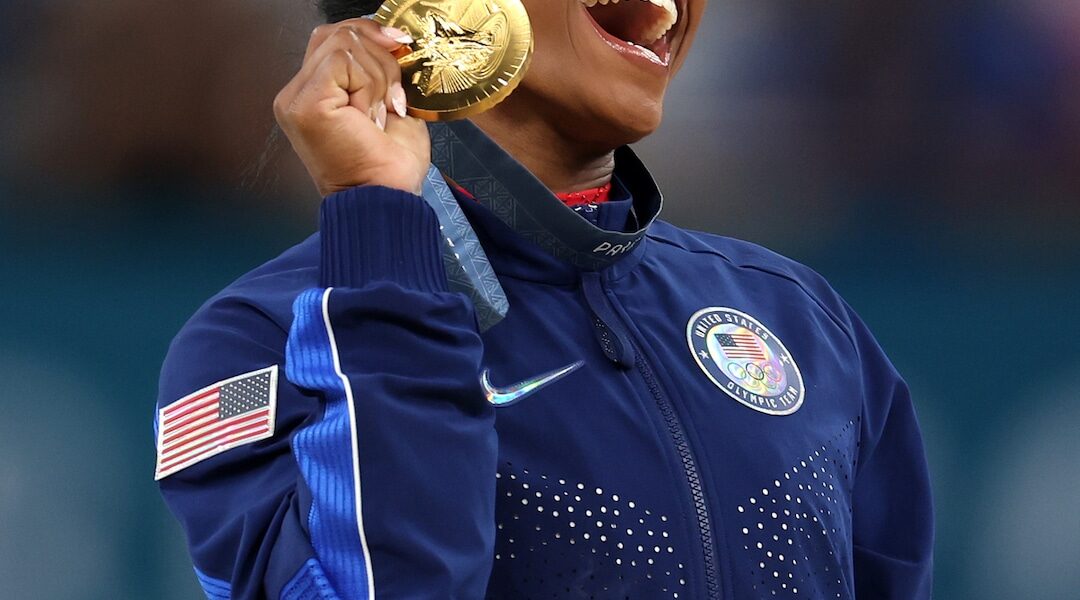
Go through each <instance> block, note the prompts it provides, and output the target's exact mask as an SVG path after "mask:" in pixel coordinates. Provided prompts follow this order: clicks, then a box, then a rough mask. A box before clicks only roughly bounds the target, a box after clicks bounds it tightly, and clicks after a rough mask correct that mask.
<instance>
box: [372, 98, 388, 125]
mask: <svg viewBox="0 0 1080 600" xmlns="http://www.w3.org/2000/svg"><path fill="white" fill-rule="evenodd" d="M376 111H377V113H376V114H375V125H377V126H378V127H379V129H382V130H383V131H386V102H383V101H382V100H379V106H378V108H377V109H376Z"/></svg>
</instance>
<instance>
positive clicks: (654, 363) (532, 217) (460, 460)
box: [158, 125, 933, 600]
mask: <svg viewBox="0 0 1080 600" xmlns="http://www.w3.org/2000/svg"><path fill="white" fill-rule="evenodd" d="M437 131H438V132H439V133H440V135H441V136H442V137H439V138H438V139H436V140H435V141H436V147H435V152H436V159H437V162H441V163H443V164H447V163H448V161H450V159H451V158H452V157H456V159H455V160H457V159H460V161H461V162H460V164H458V165H457V166H456V167H454V168H453V169H452V171H453V172H447V171H444V172H447V173H448V177H449V178H450V179H451V180H452V181H454V182H455V183H457V184H459V185H460V186H461V187H463V188H464V189H467V190H468V191H469V194H470V196H466V195H465V194H459V195H458V203H459V205H460V208H461V211H462V213H463V214H464V216H465V217H466V218H467V219H468V221H469V223H470V224H471V226H472V228H473V229H474V231H475V232H476V235H477V238H478V240H479V242H480V243H481V244H482V245H483V248H484V250H485V252H486V254H487V256H488V258H489V259H490V262H491V268H492V269H493V271H494V273H496V274H497V276H498V279H499V282H500V284H501V287H502V288H503V289H504V290H505V293H506V297H507V298H508V300H509V302H510V306H511V309H510V311H509V312H508V313H507V314H506V317H505V318H504V319H503V320H502V321H500V322H499V323H498V324H497V325H494V326H493V327H491V328H490V329H486V330H484V331H483V332H481V330H480V328H479V327H478V323H477V319H476V312H475V310H474V309H473V307H472V304H471V302H470V300H469V298H468V296H467V295H465V294H462V293H459V292H455V291H451V290H450V289H449V288H448V287H447V284H446V281H447V276H446V272H445V267H444V264H445V263H444V261H443V260H442V256H441V254H440V246H439V244H440V240H439V230H438V220H437V218H436V216H435V215H434V213H433V212H432V210H431V208H430V206H428V205H426V203H425V202H424V201H423V199H422V198H420V197H417V196H413V195H411V194H407V193H404V192H397V191H394V190H387V189H385V188H377V187H370V188H369V187H364V188H356V189H352V190H347V191H345V192H341V193H339V194H335V195H334V196H331V197H329V198H327V199H326V200H325V201H324V206H323V210H322V220H321V225H320V232H319V233H318V234H316V235H314V236H312V237H311V238H309V239H308V240H306V241H305V242H303V243H301V244H299V245H298V246H296V247H294V248H292V249H290V250H288V251H287V252H286V253H284V254H283V255H282V256H280V257H278V258H276V259H274V260H272V261H270V262H268V263H267V264H265V265H263V266H262V267H260V268H258V269H256V270H255V271H253V272H252V273H249V274H248V275H245V276H244V277H242V278H241V279H240V280H238V281H237V282H236V283H234V284H233V285H231V286H229V287H228V288H227V289H225V290H223V291H222V292H221V293H220V294H218V295H216V296H215V297H214V298H212V299H211V300H210V301H208V302H207V304H206V305H205V306H203V307H202V308H201V309H200V310H199V311H198V312H197V313H196V314H195V316H193V317H192V319H191V320H190V321H189V322H188V323H187V325H185V327H184V328H183V329H182V330H181V332H180V333H179V335H178V336H177V338H176V339H175V340H174V342H173V344H172V346H171V348H170V351H169V354H168V357H167V359H166V361H165V365H164V367H163V370H162V377H161V389H160V394H159V400H158V405H159V406H165V405H168V404H169V403H170V402H173V401H175V400H177V399H179V398H183V397H185V396H187V395H188V394H191V393H192V392H193V391H195V390H199V389H202V388H204V387H206V386H207V385H209V384H211V383H213V382H216V381H221V380H224V379H227V378H228V377H232V376H235V375H237V374H240V373H246V372H251V371H253V370H256V369H260V368H266V367H268V366H270V365H280V366H281V367H282V369H283V371H284V372H285V374H286V377H283V378H280V381H279V389H278V396H277V414H276V423H277V425H276V431H275V435H274V436H273V437H272V438H269V439H265V440H259V441H256V442H253V443H250V444H246V445H242V446H239V447H237V448H233V449H230V450H228V451H226V452H223V453H221V454H219V455H216V456H213V457H211V458H208V459H206V460H204V461H201V462H199V463H197V464H195V465H192V466H190V467H188V468H186V469H183V470H181V471H179V472H177V473H174V474H172V475H169V476H168V477H166V478H164V479H162V480H161V481H160V486H161V491H162V494H163V496H164V498H165V500H166V502H167V504H168V505H169V507H170V509H171V510H172V511H173V513H174V514H175V515H176V516H177V518H178V520H179V521H180V523H181V525H182V526H183V528H184V530H185V532H186V534H187V538H188V541H189V546H190V551H191V556H192V560H193V562H194V564H195V566H196V568H197V573H199V579H200V581H201V582H203V586H204V589H207V590H208V591H207V594H208V597H211V598H217V597H230V598H237V599H249V598H252V599H254V598H286V599H288V600H293V599H297V598H303V599H308V598H320V599H329V598H340V599H342V600H346V599H354V598H357V599H365V600H370V599H371V598H378V599H397V598H408V599H414V598H421V599H423V598H432V599H434V598H440V599H445V598H455V599H463V600H476V599H479V598H495V599H503V598H505V599H519V598H528V597H533V598H538V597H545V598H634V599H649V600H652V599H663V598H672V599H675V598H681V599H695V600H698V599H701V600H718V599H725V600H735V599H737V600H743V599H759V598H767V599H772V598H789V599H797V598H812V599H840V600H852V599H855V598H858V599H859V600H866V599H870V600H873V599H886V598H889V599H891V598H896V599H900V598H903V599H905V600H924V599H927V598H929V597H930V589H931V573H932V565H933V557H932V548H933V509H932V499H931V495H930V485H929V476H928V472H927V466H926V460H925V456H924V451H923V445H922V438H921V435H920V431H919V426H918V422H917V418H916V415H915V411H914V406H913V403H912V400H911V398H910V396H909V393H908V390H907V386H906V385H905V384H904V382H903V380H902V378H901V377H900V376H899V374H898V373H897V372H896V369H895V368H894V367H893V366H892V365H891V363H890V362H889V360H888V358H887V357H886V355H885V353H884V352H883V351H882V349H881V348H880V347H879V345H878V344H877V342H876V341H875V340H874V338H873V336H872V335H871V334H870V332H869V331H868V330H867V328H866V326H865V324H863V322H862V321H861V320H860V319H859V318H858V316H857V315H856V314H855V312H854V311H853V310H852V309H851V307H849V306H848V305H847V304H846V303H845V302H844V301H843V300H842V299H841V298H840V297H839V296H838V295H837V294H836V293H835V292H834V291H833V290H832V288H830V287H829V285H828V284H827V283H826V282H825V281H824V280H823V279H822V278H821V277H820V276H818V275H817V274H816V273H814V272H813V271H812V270H810V269H808V268H806V267H804V266H802V265H800V264H798V263H795V262H794V261H791V260H789V259H786V258H784V257H781V256H778V255H776V254H774V253H772V252H770V251H768V250H766V249H764V248H761V247H759V246H756V245H753V244H750V243H747V242H743V241H739V240H734V239H731V238H725V237H720V236H714V235H709V234H704V233H698V232H692V231H687V230H683V229H680V228H677V227H675V226H673V225H671V224H669V223H666V222H664V221H662V220H659V219H658V218H657V213H658V212H659V208H660V206H661V205H662V201H661V200H660V195H659V191H658V190H657V189H656V187H655V184H654V183H652V178H651V177H650V176H649V175H648V173H647V172H644V171H643V169H644V168H643V167H642V166H641V164H640V162H638V161H637V160H636V159H634V158H633V157H632V155H631V154H628V153H629V151H628V150H622V151H620V152H619V154H618V155H617V162H616V174H615V175H616V177H615V180H614V181H615V184H616V185H615V186H614V191H613V194H614V195H613V197H612V199H611V200H610V201H608V202H603V203H599V204H597V205H595V206H594V207H593V210H592V211H591V212H590V211H585V210H584V209H582V210H581V211H574V210H572V209H570V208H568V207H566V206H565V205H563V204H562V203H561V202H560V201H559V200H558V199H557V198H556V197H555V196H554V195H552V194H551V193H550V192H547V191H546V190H537V189H536V187H535V179H534V178H532V176H531V175H528V174H527V172H526V173H524V174H523V168H521V167H520V165H517V164H516V163H515V162H513V161H512V159H510V158H509V157H508V156H507V155H505V153H502V152H501V150H498V148H497V147H495V146H494V144H492V143H490V140H487V141H484V140H480V139H477V138H476V137H475V135H476V131H475V130H473V129H470V128H469V127H468V126H467V125H465V126H461V125H455V126H453V127H452V128H449V129H439V130H437ZM458 134H461V135H458ZM455 136H456V137H455ZM451 146H452V147H453V149H452V150H451V149H450V147H451ZM440 168H441V167H440ZM702 193H703V194H707V193H708V190H703V191H702ZM521 195H527V196H528V197H521ZM638 224H640V231H641V234H640V235H638V234H637V232H638V231H639V229H637V228H635V225H638ZM627 232H630V233H627ZM605 244H606V246H605ZM579 361H580V362H583V366H582V367H581V368H577V369H576V370H573V372H572V373H570V374H568V375H566V376H565V377H563V378H559V379H558V380H552V381H550V382H547V381H544V380H543V378H540V379H539V380H538V379H537V377H538V376H539V375H541V374H544V373H551V372H555V371H557V370H559V369H562V368H564V367H566V366H568V365H575V364H577V363H578V362H579ZM481 374H483V375H484V377H483V378H481ZM538 381H539V383H537V382H538ZM524 388H529V395H528V396H527V397H525V398H524V399H522V400H520V401H519V402H516V403H514V404H513V405H512V406H507V407H505V408H500V409H498V414H497V415H496V410H495V408H493V406H492V405H491V404H490V403H489V402H488V401H487V396H488V395H495V396H498V395H499V394H502V395H503V396H505V395H506V394H516V393H517V392H518V391H520V390H522V389H524ZM213 594H218V596H213Z"/></svg>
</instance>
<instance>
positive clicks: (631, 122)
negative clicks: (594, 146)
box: [591, 99, 664, 149]
mask: <svg viewBox="0 0 1080 600" xmlns="http://www.w3.org/2000/svg"><path fill="white" fill-rule="evenodd" d="M604 109H605V110H602V111H598V114H596V115H595V117H594V120H595V123H594V126H593V127H592V128H591V129H593V130H594V131H596V133H597V134H598V135H599V136H600V138H601V139H602V140H603V141H604V142H605V143H604V145H605V146H607V147H608V148H609V149H614V148H618V147H619V146H624V145H626V144H633V143H634V142H638V141H641V140H642V139H643V138H645V137H648V136H649V135H651V134H652V133H653V132H654V131H656V130H657V129H658V128H659V127H660V122H661V121H662V120H663V117H664V102H663V100H651V99H650V100H638V101H634V102H633V103H632V104H631V103H628V102H625V103H621V104H617V105H610V104H609V105H605V106H604ZM597 141H600V140H597Z"/></svg>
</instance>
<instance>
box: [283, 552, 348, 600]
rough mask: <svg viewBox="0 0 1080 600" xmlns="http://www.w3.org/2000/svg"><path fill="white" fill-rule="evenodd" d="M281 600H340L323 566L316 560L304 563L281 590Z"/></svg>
mask: <svg viewBox="0 0 1080 600" xmlns="http://www.w3.org/2000/svg"><path fill="white" fill-rule="evenodd" d="M281 600H340V598H339V597H338V595H337V594H336V593H334V590H333V587H332V586H331V585H330V580H329V579H328V578H327V577H326V573H324V572H323V569H322V565H320V564H319V561H317V560H315V559H314V558H313V559H311V560H309V561H307V562H306V563H304V565H303V566H302V567H300V570H299V571H297V573H296V575H295V576H294V577H293V578H292V579H291V580H290V581H289V583H287V584H286V585H285V587H284V588H283V589H282V590H281Z"/></svg>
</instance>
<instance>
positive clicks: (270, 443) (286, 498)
mask: <svg viewBox="0 0 1080 600" xmlns="http://www.w3.org/2000/svg"><path fill="white" fill-rule="evenodd" d="M320 243H321V258H320V267H319V268H320V274H319V282H320V283H319V286H318V287H315V288H312V289H308V290H306V291H304V292H302V293H301V294H300V295H299V296H298V297H297V298H296V299H295V301H294V303H293V322H292V324H291V327H290V329H289V331H288V336H287V340H286V339H285V335H284V332H283V331H282V328H281V327H280V326H278V325H275V324H274V323H273V321H272V320H271V319H270V318H269V317H267V316H266V315H265V314H264V313H263V312H262V311H260V310H259V309H258V308H257V307H256V306H254V305H252V304H250V303H248V302H245V301H244V300H243V299H239V298H235V297H230V296H225V297H223V298H220V299H219V300H218V301H217V302H215V303H213V304H212V305H211V306H210V307H209V308H208V309H207V310H205V311H204V313H205V314H202V315H201V316H200V317H197V318H196V319H194V320H193V321H192V322H191V323H189V325H188V326H187V327H185V329H184V331H183V332H182V333H181V334H180V335H179V336H178V337H177V339H176V340H175V341H174V342H173V345H172V347H171V348H170V352H169V356H168V358H167V359H166V363H165V367H164V369H163V372H162V379H161V390H160V398H159V406H160V409H159V415H160V414H161V412H162V411H164V410H168V407H169V406H170V405H171V404H172V403H174V402H176V401H177V400H178V399H180V398H184V397H186V396H189V395H190V394H192V393H194V392H196V391H197V390H200V389H203V388H206V387H207V386H213V385H214V384H215V382H221V381H226V380H228V379H229V378H232V377H236V376H237V375H241V374H244V373H249V372H254V371H256V370H259V369H264V368H268V367H270V368H272V367H274V366H275V365H280V366H281V370H282V373H283V375H284V376H283V377H280V378H278V380H277V387H276V415H275V417H274V420H275V423H274V430H273V435H272V436H270V437H267V438H266V439H261V440H258V441H254V442H251V443H246V444H243V445H240V446H237V447H235V448H231V449H227V450H223V451H221V452H219V453H216V454H213V455H211V456H208V457H206V458H205V459H202V460H199V461H198V462H196V463H195V464H192V465H190V466H187V467H185V468H183V469H181V470H179V471H177V472H175V473H171V474H169V475H167V476H165V477H163V478H161V479H160V486H161V491H162V494H163V496H164V498H165V500H166V503H167V504H168V505H169V507H170V509H171V510H172V511H173V512H174V513H175V514H176V516H177V517H178V519H179V520H180V523H181V525H182V526H183V528H184V530H185V533H186V534H187V538H188V543H189V547H190V551H191V555H192V558H193V561H194V564H195V571H196V575H197V576H198V579H199V581H200V584H201V585H202V587H203V589H204V591H205V592H206V594H207V597H208V598H211V599H215V600H216V599H219V598H235V599H240V598H244V599H247V598H272V599H275V600H277V599H284V600H300V599H303V600H306V599H316V598H317V599H322V600H329V599H342V600H348V599H364V600H372V599H374V598H376V597H378V598H380V599H383V598H386V599H394V598H410V599H412V598H468V599H473V598H481V597H483V595H484V592H485V588H486V586H487V580H488V575H489V573H490V570H491V562H492V555H493V548H494V538H495V532H494V522H495V519H494V503H495V470H496V460H497V440H496V436H495V429H494V411H493V409H492V407H491V406H490V405H488V403H487V402H486V400H485V398H484V395H483V393H482V391H481V388H480V383H479V370H480V359H481V355H482V344H481V341H480V337H479V335H478V333H477V328H476V320H475V315H474V313H473V309H472V307H471V305H470V304H469V302H468V300H467V299H465V298H464V297H463V296H461V295H458V294H452V293H449V292H448V291H447V287H446V277H445V273H444V271H443V266H442V256H441V251H440V243H439V238H438V223H437V220H436V218H435V215H434V214H433V212H432V211H431V209H430V208H429V207H428V206H427V204H426V203H425V202H424V201H423V199H422V198H419V197H417V196H414V195H412V194H407V193H404V192H399V191H396V190H390V189H386V188H378V187H364V188H354V189H352V190H347V191H345V192H341V193H338V194H335V195H333V196H330V197H328V198H327V199H326V200H325V201H324V204H323V208H322V217H321V242H320ZM223 389H224V388H223ZM159 419H160V417H159ZM160 428H161V422H160V420H159V421H158V428H157V429H158V430H157V435H158V437H161V436H162V435H164V434H165V433H164V432H163V431H160ZM159 454H160V441H159Z"/></svg>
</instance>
